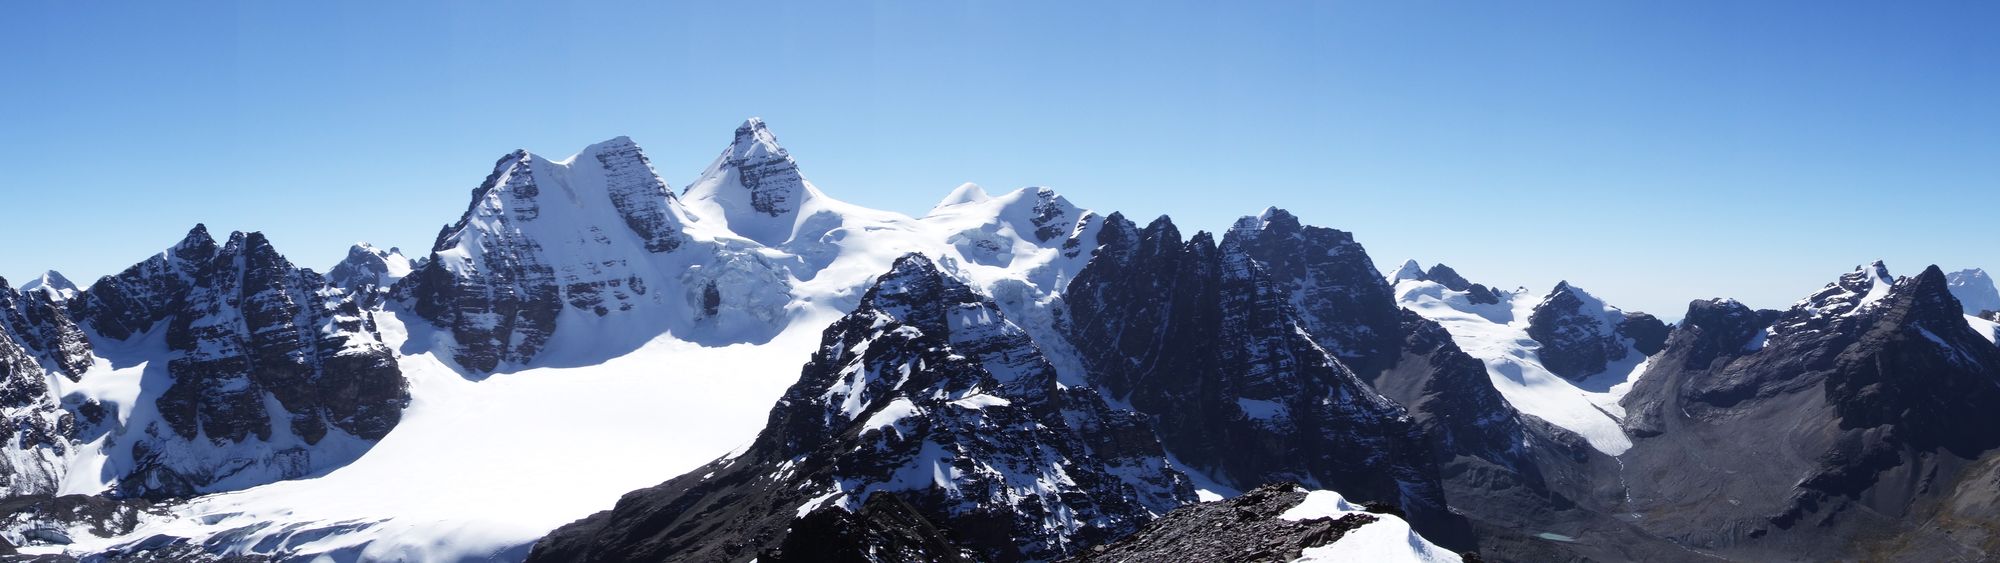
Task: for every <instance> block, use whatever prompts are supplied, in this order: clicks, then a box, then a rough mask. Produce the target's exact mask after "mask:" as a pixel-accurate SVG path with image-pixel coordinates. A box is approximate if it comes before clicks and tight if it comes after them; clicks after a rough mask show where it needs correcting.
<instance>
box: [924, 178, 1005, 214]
mask: <svg viewBox="0 0 2000 563" xmlns="http://www.w3.org/2000/svg"><path fill="white" fill-rule="evenodd" d="M990 199H993V196H990V195H986V189H985V188H981V187H979V184H974V183H972V182H966V183H963V184H959V185H958V188H957V189H954V190H952V191H951V195H947V196H944V199H943V200H942V201H939V202H938V203H937V205H933V206H931V212H932V213H936V212H937V210H939V209H944V208H946V207H951V206H954V205H965V204H968V203H979V202H982V201H987V200H990Z"/></svg>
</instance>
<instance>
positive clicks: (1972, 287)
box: [1945, 268, 2000, 316]
mask: <svg viewBox="0 0 2000 563" xmlns="http://www.w3.org/2000/svg"><path fill="white" fill-rule="evenodd" d="M1945 282H1946V284H1947V285H1949V286H1950V287H1951V294H1952V295H1953V296H1955V297H1958V302H1959V304H1960V305H1962V306H1963V307H1964V311H1965V314H1967V315H1974V316H1977V315H1980V314H1982V313H1985V312H1987V311H2000V288H1996V287H1995V286H1994V284H1993V278H1992V277H1991V276H1988V275H1987V274H1986V271H1985V270H1981V269H1978V268H1972V269H1968V270H1959V271H1957V272H1952V273H1950V274H1947V275H1945Z"/></svg>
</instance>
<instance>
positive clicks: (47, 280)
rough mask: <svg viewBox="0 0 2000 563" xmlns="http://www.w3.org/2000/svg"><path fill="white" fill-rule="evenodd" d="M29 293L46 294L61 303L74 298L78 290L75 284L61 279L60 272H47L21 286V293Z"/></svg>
mask: <svg viewBox="0 0 2000 563" xmlns="http://www.w3.org/2000/svg"><path fill="white" fill-rule="evenodd" d="M31 291H39V292H43V293H47V294H48V295H49V297H51V298H54V299H55V300H57V301H63V300H67V299H69V298H70V297H74V296H75V295H76V292H77V291H78V289H77V287H76V284H75V283H73V282H71V281H69V278H66V277H63V275H62V272H58V271H55V270H49V271H46V272H42V275H40V276H36V277H35V279H32V280H28V281H27V283H23V284H21V292H22V293H27V292H31Z"/></svg>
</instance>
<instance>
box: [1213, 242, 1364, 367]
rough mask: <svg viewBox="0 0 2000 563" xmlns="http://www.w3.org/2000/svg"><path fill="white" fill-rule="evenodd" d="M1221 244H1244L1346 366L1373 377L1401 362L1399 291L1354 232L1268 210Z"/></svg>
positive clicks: (1316, 337) (1322, 343)
mask: <svg viewBox="0 0 2000 563" xmlns="http://www.w3.org/2000/svg"><path fill="white" fill-rule="evenodd" d="M1223 242H1224V244H1225V245H1227V244H1231V243H1233V244H1236V245H1238V246H1241V247H1242V249H1243V251H1244V252H1245V253H1246V254H1248V255H1249V256H1250V257H1251V258H1252V259H1253V260H1256V262H1257V265H1258V266H1259V267H1260V268H1262V269H1263V271H1264V273H1265V275H1266V276H1267V277H1268V278H1270V280H1271V281H1272V283H1274V284H1276V286H1277V289H1278V290H1279V291H1282V292H1285V293H1286V294H1289V295H1290V301H1291V307H1292V309H1293V310H1294V311H1296V312H1297V313H1298V316H1299V320H1300V321H1301V322H1302V323H1303V324H1304V325H1305V326H1306V328H1307V329H1308V330H1310V331H1311V333H1312V336H1313V339H1314V341H1316V342H1318V343H1319V344H1320V346H1321V347H1324V348H1326V349H1327V351H1329V352H1331V353H1333V355H1334V357H1336V358H1339V359H1340V361H1341V363H1342V364H1345V365H1346V366H1347V367H1348V369H1352V370H1354V372H1355V373H1358V374H1361V375H1362V377H1363V378H1364V379H1365V378H1371V377H1373V376H1374V374H1376V373H1377V372H1380V371H1381V370H1382V369H1383V368H1386V367H1388V365H1389V364H1391V363H1394V362H1395V359H1396V355H1397V354H1396V348H1397V345H1398V341H1399V340H1400V338H1399V336H1400V334H1399V332H1400V331H1399V329H1398V326H1397V325H1398V322H1399V320H1398V319H1399V316H1398V314H1397V307H1396V296H1395V290H1394V289H1393V288H1391V287H1390V286H1389V284H1388V282H1387V281H1384V280H1383V278H1382V275H1381V273H1380V272H1377V271H1376V270H1375V263H1374V261H1372V260H1370V259H1369V258H1368V252H1367V251H1366V250H1364V249H1362V248H1361V244H1360V243H1357V242H1355V241H1354V235H1351V234H1348V233H1347V232H1345V231H1338V230H1334V229H1328V228H1324V227H1313V226H1306V225H1301V224H1299V219H1298V217H1294V216H1292V214H1291V213H1289V212H1286V211H1285V210H1283V209H1278V208H1275V207H1274V208H1271V209H1268V210H1266V211H1265V212H1264V213H1263V214H1262V215H1260V216H1257V217H1244V218H1242V219H1240V220H1238V221H1237V222H1236V225H1235V226H1234V227H1232V228H1230V229H1229V233H1228V234H1227V235H1224V237H1223Z"/></svg>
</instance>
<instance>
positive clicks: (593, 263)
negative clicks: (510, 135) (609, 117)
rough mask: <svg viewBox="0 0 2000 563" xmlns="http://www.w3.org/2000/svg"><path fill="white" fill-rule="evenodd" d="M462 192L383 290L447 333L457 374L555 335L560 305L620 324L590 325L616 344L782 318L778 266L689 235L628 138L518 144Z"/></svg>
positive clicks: (512, 363)
mask: <svg viewBox="0 0 2000 563" xmlns="http://www.w3.org/2000/svg"><path fill="white" fill-rule="evenodd" d="M472 195H473V198H472V204H471V206H470V207H469V208H468V209H467V210H466V213H465V215H464V216H463V217H461V218H460V219H459V221H458V222H457V223H456V224H454V225H452V226H449V227H446V228H445V229H444V231H443V232H442V233H440V235H439V237H438V241H437V244H436V245H434V246H433V248H432V251H431V256H430V258H429V259H428V260H427V261H426V262H425V263H424V264H422V265H421V266H419V267H417V268H416V269H415V271H414V272H413V273H412V274H411V275H410V276H409V277H407V278H404V279H403V280H402V281H400V282H398V284H397V286H396V289H395V295H396V296H397V297H398V298H400V299H402V300H404V301H405V302H406V303H408V305H409V307H410V309H411V310H413V311H414V312H416V313H417V314H418V315H419V316H422V317H423V318H425V319H427V320H429V321H430V322H431V323H433V324H435V325H436V326H438V327H440V328H443V329H446V330H447V331H448V332H449V334H450V336H451V342H450V344H449V346H450V350H449V354H450V357H451V358H452V359H453V361H454V362H456V363H457V364H458V366H459V367H460V368H461V369H462V370H464V371H466V372H470V373H473V374H484V373H491V372H495V371H502V370H512V369H519V368H521V367H524V366H526V365H528V364H529V363H530V362H532V361H534V360H535V359H536V358H537V357H538V356H540V355H541V353H542V352H543V351H544V350H545V349H546V348H548V347H549V346H551V345H552V344H559V343H561V341H559V340H556V338H557V335H558V332H557V328H558V327H557V319H558V318H560V317H564V316H565V315H566V314H568V315H573V316H572V317H571V318H574V319H576V321H577V322H578V323H580V324H590V323H597V322H598V320H600V319H606V321H605V322H615V323H620V324H612V325H607V326H606V327H604V330H603V331H602V332H605V333H609V334H610V335H612V336H616V337H620V338H624V339H625V340H629V341H630V342H623V343H622V344H624V345H626V346H627V349H629V348H632V347H636V346H637V345H638V344H639V343H643V342H644V340H645V339H646V338H649V337H651V336H655V335H658V334H661V333H664V332H667V331H669V330H671V329H680V330H678V331H676V332H677V333H688V332H691V331H692V329H694V328H696V327H700V326H712V325H720V326H721V328H719V329H708V330H704V331H701V332H702V333H703V334H723V335H728V336H730V338H727V339H725V340H728V341H729V342H740V341H761V340H760V339H762V338H768V337H769V336H770V335H771V334H775V332H776V330H777V328H779V327H782V326H783V324H784V323H783V317H784V315H785V304H787V303H789V302H790V296H789V288H790V286H789V282H788V280H787V278H786V277H785V273H784V270H783V268H782V267H781V266H780V265H777V264H774V263H772V261H771V260H770V259H768V258H766V257H765V256H763V255H761V254H758V253H757V252H755V249H752V248H747V245H749V243H747V242H745V241H743V240H742V239H740V238H733V237H734V235H727V234H718V233H719V232H709V231H703V232H709V234H708V235H704V236H697V235H696V234H694V232H695V231H696V230H698V229H695V228H694V222H695V219H694V218H693V217H692V216H691V215H689V214H688V212H687V210H686V209H684V208H683V207H682V205H681V200H680V199H679V198H678V197H676V196H675V195H674V194H673V192H672V190H670V189H668V187H667V184H666V182H664V181H662V180H661V179H660V178H659V175H658V174H656V173H655V172H654V171H653V168H652V164H651V162H650V161H649V160H648V159H647V158H646V156H645V154H644V153H643V152H641V151H640V150H639V147H638V146H637V145H635V144H633V143H632V141H631V140H630V139H627V138H624V137H619V138H616V139H612V140H610V141H606V142H603V143H598V144H595V145H591V146H589V147H586V148H585V149H584V150H583V151H582V152H580V153H578V154H577V155H576V156H574V157H572V158H570V159H568V160H563V161H550V160H548V159H545V158H542V157H540V156H536V155H533V154H529V153H528V152H526V151H516V152H514V153H512V154H509V155H507V156H506V157H504V158H502V159H500V161H499V162H498V163H497V164H496V165H495V167H494V171H493V173H492V175H490V176H488V177H487V178H486V181H485V182H484V183H482V184H481V185H480V187H479V188H478V189H476V190H474V191H473V194H472ZM718 237H720V238H721V239H726V240H716V239H717V238H718ZM711 303H712V305H711ZM584 332H590V331H589V330H585V331H584ZM578 334H579V336H578V337H577V338H583V339H589V338H591V336H590V335H587V334H581V333H578ZM690 338H691V339H696V340H699V338H695V337H692V336H691V337H690ZM722 343H727V342H722ZM574 346H575V347H577V348H594V347H599V346H606V344H604V343H601V342H577V343H575V344H574ZM614 347H615V346H614ZM614 355H615V354H614ZM602 359H607V358H606V357H596V358H571V359H570V360H569V361H572V362H580V363H590V362H592V361H597V360H602Z"/></svg>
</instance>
